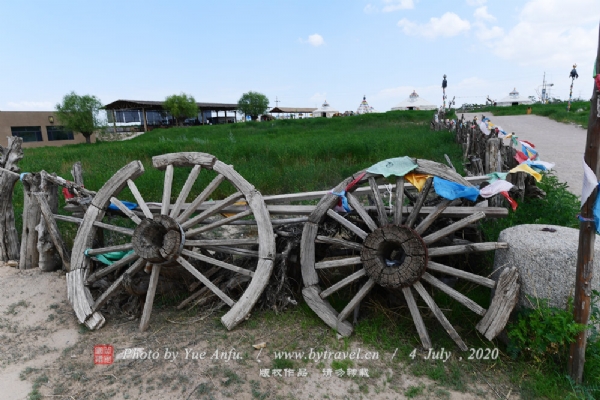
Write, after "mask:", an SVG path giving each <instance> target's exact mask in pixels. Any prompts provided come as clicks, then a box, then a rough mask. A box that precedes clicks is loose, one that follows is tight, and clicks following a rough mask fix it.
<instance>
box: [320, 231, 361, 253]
mask: <svg viewBox="0 0 600 400" xmlns="http://www.w3.org/2000/svg"><path fill="white" fill-rule="evenodd" d="M315 242H317V243H327V244H333V245H337V246H342V247H345V248H347V249H352V250H356V251H361V250H362V245H361V244H359V243H354V242H350V241H348V240H344V239H336V238H331V237H329V236H322V235H319V236H317V239H316V240H315Z"/></svg>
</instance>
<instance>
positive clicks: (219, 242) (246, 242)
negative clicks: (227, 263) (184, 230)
mask: <svg viewBox="0 0 600 400" xmlns="http://www.w3.org/2000/svg"><path fill="white" fill-rule="evenodd" d="M257 244H258V239H257V238H252V239H203V240H186V241H185V244H184V246H185V247H209V246H251V245H257Z"/></svg>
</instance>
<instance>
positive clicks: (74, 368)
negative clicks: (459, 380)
mask: <svg viewBox="0 0 600 400" xmlns="http://www.w3.org/2000/svg"><path fill="white" fill-rule="evenodd" d="M172 309H173V307H165V308H164V309H163V310H157V311H155V312H154V313H153V315H152V320H151V325H150V328H149V330H148V331H147V332H144V333H140V332H139V331H138V329H137V328H138V324H139V319H138V317H136V316H131V315H127V314H117V315H109V316H108V318H107V319H108V322H107V324H106V325H105V326H104V327H103V328H102V329H101V330H99V331H94V332H91V331H88V330H87V329H85V328H84V327H83V326H80V325H79V324H78V323H77V321H76V319H75V316H74V313H73V311H72V310H71V308H70V305H69V303H68V301H67V297H66V284H65V276H64V273H62V272H52V273H43V272H41V271H39V270H29V271H19V270H17V269H15V268H12V267H7V266H0V339H1V340H0V354H1V356H0V388H1V389H2V390H0V399H2V400H3V399H6V400H21V399H27V398H31V399H40V398H56V399H62V398H64V399H91V398H95V399H108V398H114V399H156V398H161V399H233V398H235V399H321V398H328V399H374V400H384V399H404V398H407V397H406V396H405V394H406V393H407V391H408V390H410V389H412V390H413V391H414V392H417V393H419V395H418V396H416V397H415V398H420V399H440V398H441V399H452V400H475V399H486V398H498V395H496V394H495V393H494V392H496V393H503V395H502V398H505V396H506V394H509V393H510V392H511V390H512V392H513V394H512V395H511V397H510V398H511V399H515V398H518V396H515V392H516V391H515V390H514V389H511V388H510V386H506V385H505V384H498V383H494V384H493V386H492V385H491V384H490V379H491V378H490V375H487V378H486V376H484V375H477V374H478V372H477V371H471V372H468V374H473V375H477V376H475V377H473V378H469V379H468V381H469V382H470V383H469V384H468V386H466V387H465V388H463V389H462V391H455V390H451V389H448V387H442V386H440V385H438V384H436V383H435V382H433V381H431V380H429V379H427V378H426V377H425V376H420V377H415V376H413V375H411V373H410V372H409V371H408V370H407V368H406V367H407V365H408V364H407V363H409V362H410V360H408V357H407V355H403V356H402V357H395V356H393V355H392V354H384V353H382V352H380V353H379V354H380V359H379V360H378V361H373V360H361V361H355V362H353V364H352V365H351V368H352V369H355V370H356V373H357V375H358V373H359V372H360V370H361V369H363V368H364V369H366V370H367V373H368V374H369V377H368V378H367V377H358V376H356V377H352V378H349V377H343V378H340V377H337V376H336V375H335V369H336V366H335V364H332V360H327V361H325V362H319V363H316V362H313V361H302V362H299V361H294V364H293V365H290V366H287V368H291V369H293V370H294V371H295V375H296V376H294V377H285V376H283V377H272V376H271V377H269V378H265V377H261V372H260V371H261V369H268V370H272V369H273V368H275V367H277V366H276V365H275V361H274V351H275V350H278V349H285V348H288V347H289V346H290V344H291V343H293V344H295V345H296V346H297V348H300V349H305V350H306V351H308V350H309V349H310V348H311V347H314V348H315V349H316V348H320V349H324V348H325V349H333V350H335V349H337V350H344V349H345V350H356V349H358V348H360V349H361V351H362V352H363V353H364V352H366V351H374V350H373V349H369V348H368V346H364V345H362V344H360V343H348V342H345V341H344V340H339V339H338V338H336V337H335V336H334V334H332V332H331V331H330V330H329V329H326V328H325V327H324V326H322V325H320V324H319V325H317V326H310V327H301V326H298V325H297V324H294V321H293V317H292V318H291V320H290V319H288V320H287V321H285V322H284V323H283V324H281V323H278V319H277V318H273V319H271V320H268V319H267V320H265V319H264V318H260V319H259V318H257V320H258V321H255V322H252V320H251V321H248V322H247V323H245V324H243V325H242V326H241V327H238V328H236V329H235V330H233V331H231V332H227V331H226V330H225V328H224V327H222V326H221V324H220V323H219V321H218V319H217V318H216V314H205V315H197V314H196V315H193V316H192V315H186V314H185V313H184V312H181V311H170V310H172ZM260 342H266V343H267V347H266V348H265V349H263V351H262V352H261V353H260V355H259V353H258V351H257V350H255V349H254V348H253V347H252V345H253V344H256V343H260ZM97 344H111V345H113V346H114V348H115V355H118V354H124V351H126V349H128V348H129V349H132V348H143V349H144V351H147V350H149V349H151V350H152V351H153V354H156V355H157V359H155V360H148V359H131V358H127V359H120V360H116V361H115V362H114V364H112V365H95V364H94V357H93V348H94V345H97ZM232 348H233V349H235V352H236V353H237V355H238V357H239V358H240V359H239V360H235V359H230V360H226V359H224V358H220V359H212V360H211V359H210V358H211V357H212V356H214V352H215V351H216V350H219V351H220V352H221V354H223V353H227V354H228V353H229V352H230V351H231V349H232ZM167 349H169V350H168V351H169V352H174V351H177V352H179V355H178V357H177V359H176V360H175V361H174V362H173V361H171V359H166V357H165V355H166V352H167ZM186 349H187V351H188V359H186V358H185V354H186ZM452 350H453V351H456V350H457V349H452ZM204 351H205V352H206V353H207V355H206V356H205V358H204V359H198V360H194V359H192V358H193V352H195V353H197V354H198V355H200V354H201V352H204ZM142 354H143V353H139V355H140V356H139V357H142ZM456 354H458V353H457V352H456ZM234 355H235V354H234ZM424 355H425V354H424V353H423V354H421V356H424ZM394 357H395V358H394ZM117 358H119V356H117ZM213 358H214V357H213ZM400 358H402V359H400ZM259 360H260V361H259ZM437 362H438V363H441V361H437ZM440 365H442V364H440ZM492 367H493V365H492V366H490V368H492ZM281 368H286V366H281ZM300 368H305V369H306V372H307V373H308V376H307V377H299V376H297V373H298V371H299V370H300ZM327 368H332V369H333V372H332V376H331V377H326V376H324V375H323V369H327ZM282 373H284V372H282ZM465 373H467V372H465ZM492 374H493V371H492ZM492 382H493V381H492ZM28 396H29V397H28ZM413 397H414V396H413Z"/></svg>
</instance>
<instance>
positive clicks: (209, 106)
mask: <svg viewBox="0 0 600 400" xmlns="http://www.w3.org/2000/svg"><path fill="white" fill-rule="evenodd" d="M164 103H165V102H164V101H145V100H117V101H113V102H112V103H110V104H107V105H105V106H104V109H105V110H141V109H142V108H143V109H145V110H163V109H164V108H163V104H164ZM196 104H197V105H198V109H201V110H212V111H237V109H238V106H237V104H226V103H196Z"/></svg>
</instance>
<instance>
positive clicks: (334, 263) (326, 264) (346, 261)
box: [315, 257, 362, 269]
mask: <svg viewBox="0 0 600 400" xmlns="http://www.w3.org/2000/svg"><path fill="white" fill-rule="evenodd" d="M358 264H362V261H361V260H360V257H348V258H342V259H339V260H329V261H320V262H318V263H315V269H325V268H336V267H346V266H348V265H358Z"/></svg>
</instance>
